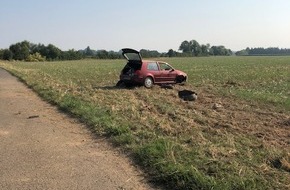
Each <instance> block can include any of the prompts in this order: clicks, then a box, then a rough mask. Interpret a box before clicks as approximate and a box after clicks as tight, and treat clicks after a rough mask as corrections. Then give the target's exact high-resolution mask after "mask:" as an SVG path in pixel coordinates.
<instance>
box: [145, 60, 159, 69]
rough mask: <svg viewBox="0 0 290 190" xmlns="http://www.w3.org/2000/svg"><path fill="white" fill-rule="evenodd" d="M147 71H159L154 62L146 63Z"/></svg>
mask: <svg viewBox="0 0 290 190" xmlns="http://www.w3.org/2000/svg"><path fill="white" fill-rule="evenodd" d="M147 69H148V70H150V71H158V70H159V69H158V65H157V63H156V62H151V63H148V65H147Z"/></svg>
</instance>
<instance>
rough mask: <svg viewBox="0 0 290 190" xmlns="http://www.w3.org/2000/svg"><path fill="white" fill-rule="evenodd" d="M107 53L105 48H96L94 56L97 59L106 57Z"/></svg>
mask: <svg viewBox="0 0 290 190" xmlns="http://www.w3.org/2000/svg"><path fill="white" fill-rule="evenodd" d="M108 57H109V53H108V52H107V51H106V50H98V51H97V54H96V58H98V59H108Z"/></svg>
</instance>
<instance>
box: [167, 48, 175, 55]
mask: <svg viewBox="0 0 290 190" xmlns="http://www.w3.org/2000/svg"><path fill="white" fill-rule="evenodd" d="M167 55H168V57H176V52H175V51H174V50H173V49H170V50H168V52H167Z"/></svg>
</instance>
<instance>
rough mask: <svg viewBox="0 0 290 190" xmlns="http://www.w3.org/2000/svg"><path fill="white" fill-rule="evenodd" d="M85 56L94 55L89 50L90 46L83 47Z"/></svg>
mask: <svg viewBox="0 0 290 190" xmlns="http://www.w3.org/2000/svg"><path fill="white" fill-rule="evenodd" d="M84 53H85V56H88V57H91V56H93V55H94V53H93V51H92V50H91V48H90V46H88V47H87V48H86V49H85V52H84Z"/></svg>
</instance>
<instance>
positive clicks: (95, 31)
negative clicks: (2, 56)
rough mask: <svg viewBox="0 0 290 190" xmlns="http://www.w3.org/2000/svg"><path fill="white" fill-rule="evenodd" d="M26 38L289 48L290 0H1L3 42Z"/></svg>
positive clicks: (67, 45)
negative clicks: (196, 42) (184, 42)
mask: <svg viewBox="0 0 290 190" xmlns="http://www.w3.org/2000/svg"><path fill="white" fill-rule="evenodd" d="M23 40H28V41H29V42H31V43H35V44H38V43H41V44H45V45H48V44H53V45H55V46H57V47H59V48H60V49H62V50H68V49H75V50H79V49H85V48H86V47H87V46H90V48H91V49H94V50H100V49H105V50H108V51H109V50H113V51H119V50H120V49H122V48H124V47H129V48H133V49H137V50H140V49H148V50H157V51H159V52H167V51H168V50H169V49H173V50H176V51H177V50H178V48H179V46H180V44H181V42H183V41H184V40H188V41H190V40H196V41H198V42H199V43H200V44H207V43H209V44H210V45H211V46H214V45H223V46H225V47H226V48H228V49H231V50H233V51H238V50H241V49H245V48H246V47H250V48H251V47H252V48H254V47H264V48H267V47H279V48H290V1H289V0H219V1H217V0H216V1H215V0H179V1H177V0H142V1H141V0H122V1H121V0H83V1H81V0H0V49H1V48H2V49H4V48H9V46H10V45H11V44H15V43H17V42H21V41H23Z"/></svg>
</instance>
